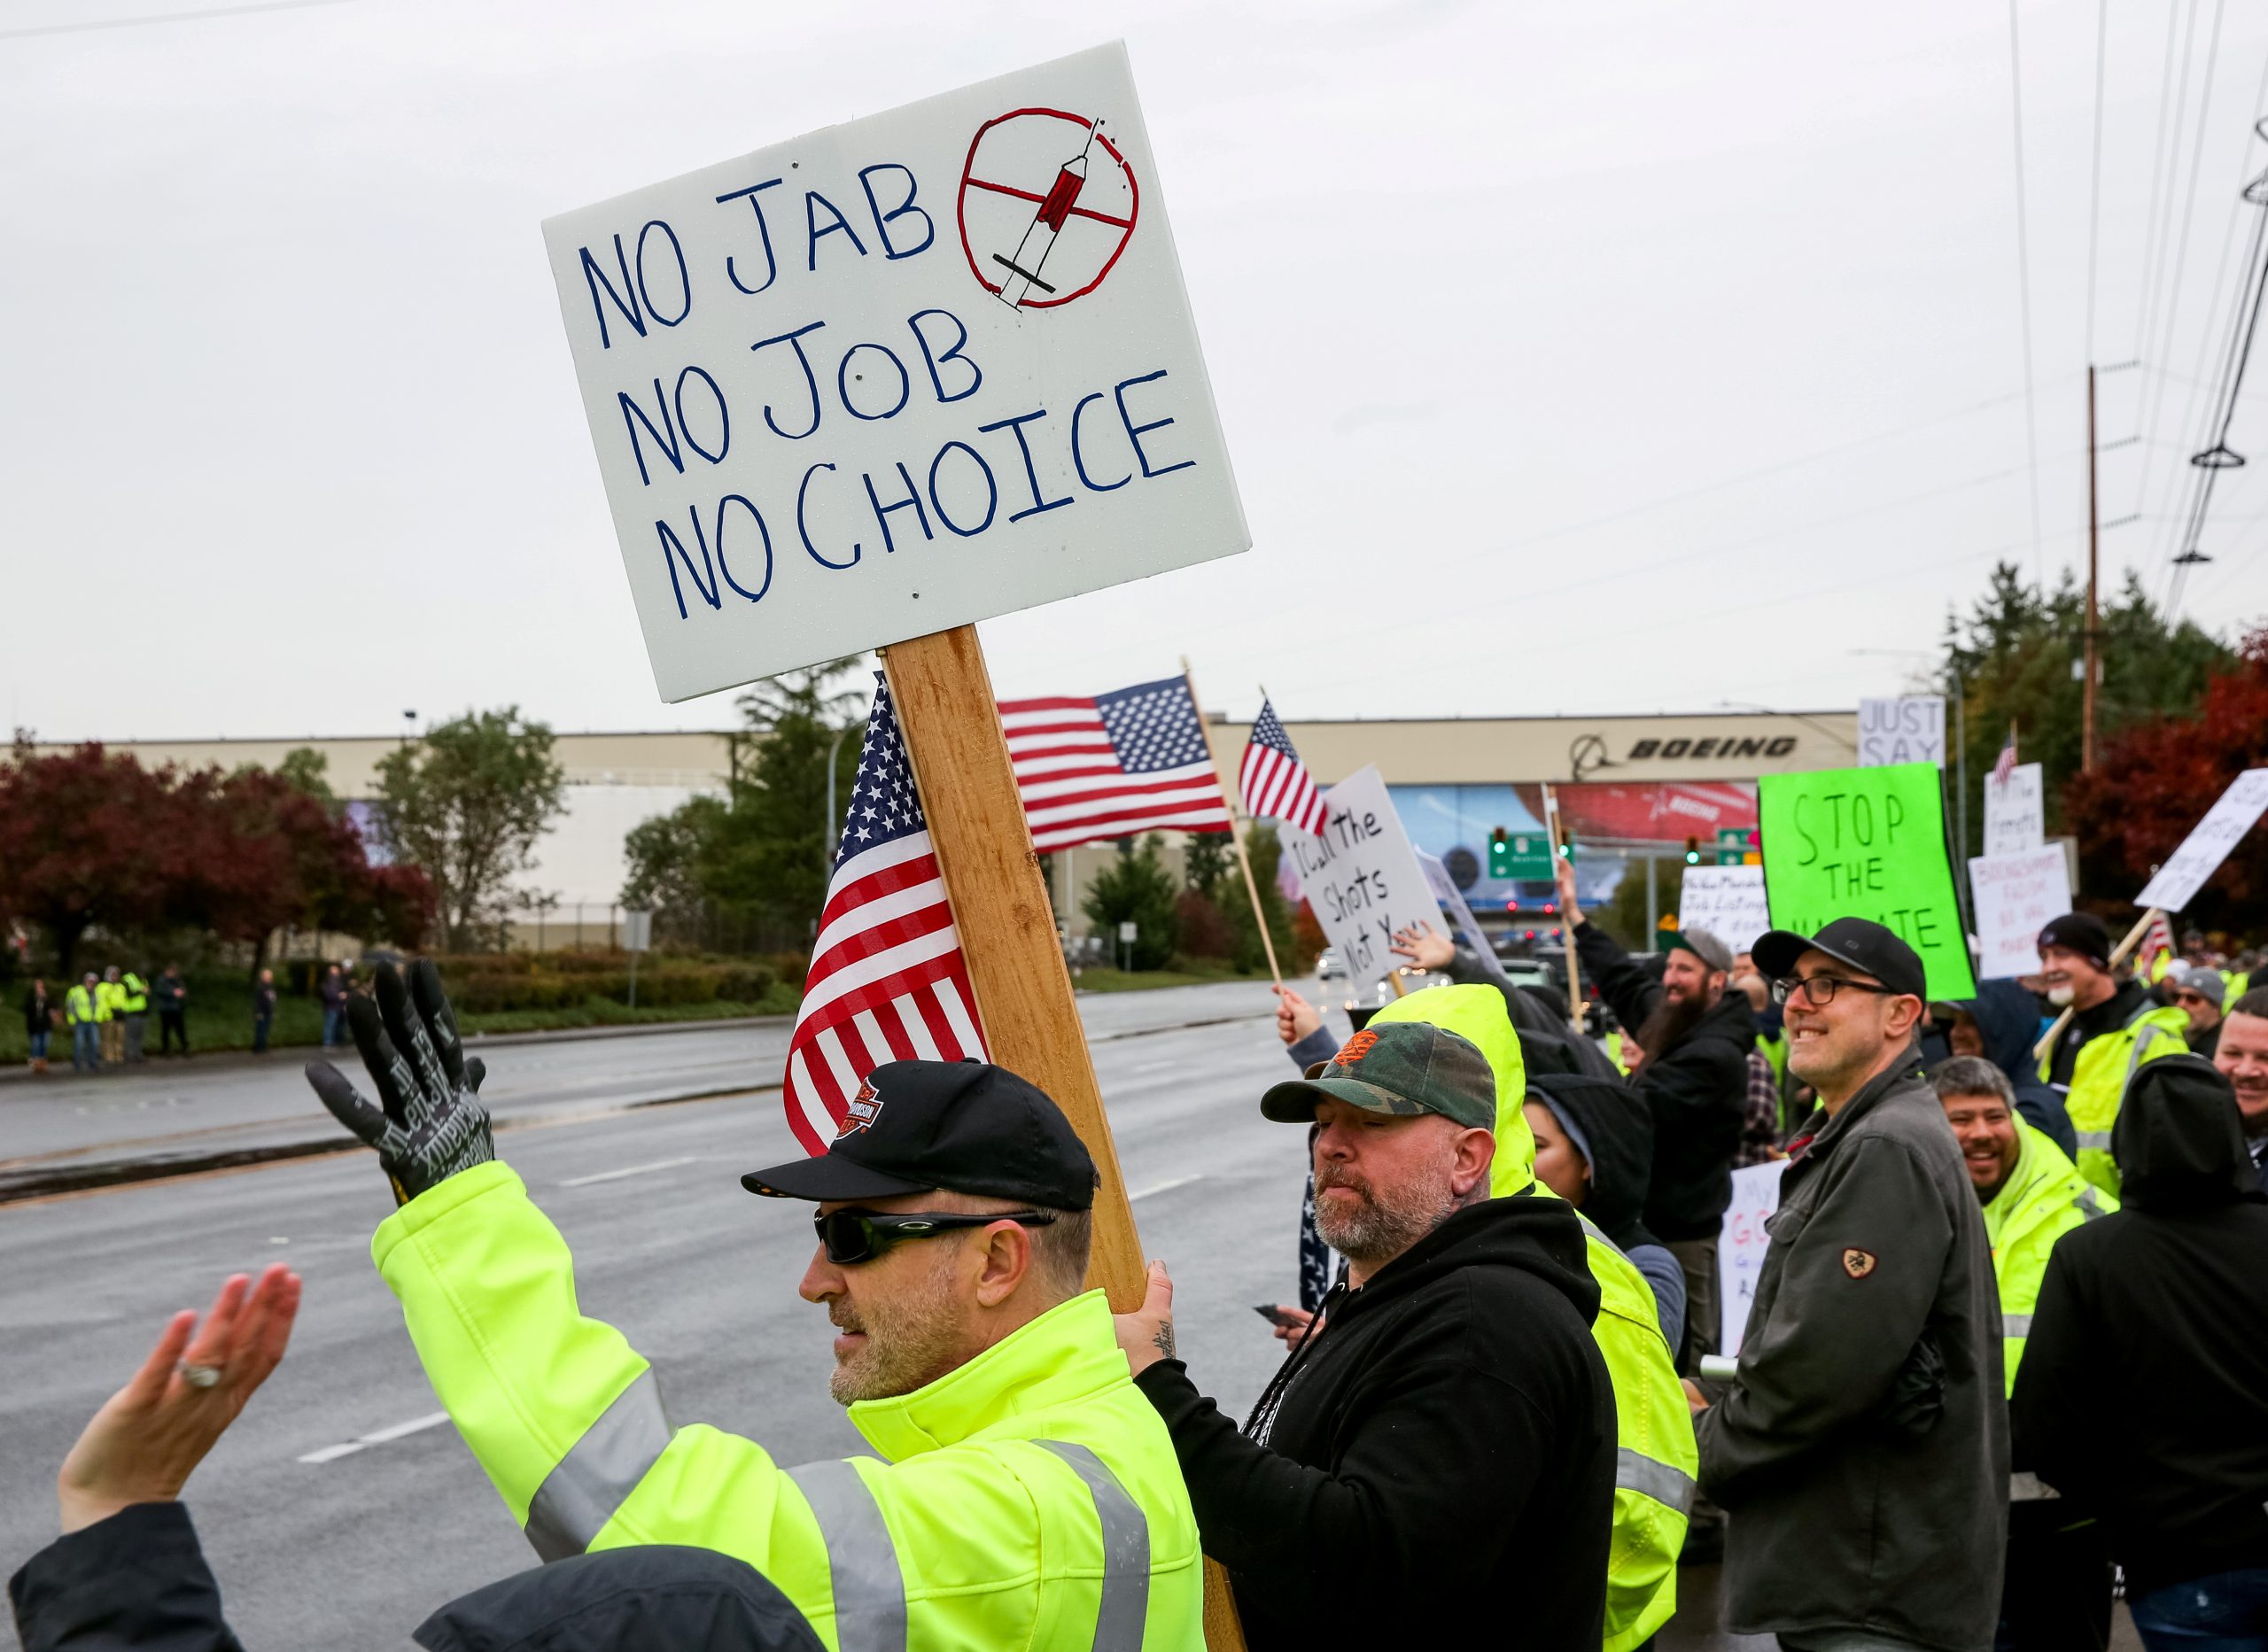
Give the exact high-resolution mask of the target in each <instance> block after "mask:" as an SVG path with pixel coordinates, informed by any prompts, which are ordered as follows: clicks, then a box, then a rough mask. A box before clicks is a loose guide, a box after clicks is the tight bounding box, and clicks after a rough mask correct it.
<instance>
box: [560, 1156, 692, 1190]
mask: <svg viewBox="0 0 2268 1652" xmlns="http://www.w3.org/2000/svg"><path fill="white" fill-rule="evenodd" d="M700 1157H701V1155H700V1154H699V1153H687V1155H686V1156H685V1157H684V1158H682V1159H657V1160H655V1161H654V1162H653V1163H652V1164H650V1165H630V1166H626V1167H624V1168H623V1169H620V1170H601V1171H599V1172H597V1173H596V1174H594V1175H586V1176H569V1177H568V1178H567V1179H566V1180H565V1181H564V1182H562V1183H560V1184H559V1185H560V1186H562V1187H588V1186H590V1185H591V1183H594V1182H619V1181H620V1180H621V1179H622V1178H623V1177H624V1176H641V1175H645V1174H646V1173H647V1172H648V1171H649V1170H674V1169H676V1168H677V1167H679V1166H680V1165H689V1164H693V1163H695V1161H697V1160H699V1159H700Z"/></svg>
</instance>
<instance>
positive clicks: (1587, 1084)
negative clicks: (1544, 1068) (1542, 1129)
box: [1527, 1072, 1661, 1255]
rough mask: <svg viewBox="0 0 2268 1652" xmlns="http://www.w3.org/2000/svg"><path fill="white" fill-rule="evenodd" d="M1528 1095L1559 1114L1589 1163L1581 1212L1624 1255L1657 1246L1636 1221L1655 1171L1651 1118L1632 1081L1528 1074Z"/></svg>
mask: <svg viewBox="0 0 2268 1652" xmlns="http://www.w3.org/2000/svg"><path fill="white" fill-rule="evenodd" d="M1527 1093H1528V1097H1529V1099H1531V1100H1534V1101H1541V1102H1542V1104H1543V1105H1545V1106H1547V1107H1549V1108H1550V1109H1551V1111H1552V1112H1553V1113H1555V1114H1556V1115H1557V1117H1558V1120H1559V1127H1560V1128H1562V1129H1564V1130H1567V1131H1568V1132H1569V1133H1570V1134H1571V1135H1573V1136H1575V1137H1576V1138H1577V1144H1578V1145H1579V1146H1580V1147H1581V1150H1582V1154H1583V1159H1584V1161H1585V1162H1586V1163H1588V1165H1589V1166H1590V1167H1591V1182H1590V1191H1589V1192H1588V1193H1587V1194H1585V1195H1584V1197H1583V1214H1584V1215H1586V1216H1588V1217H1589V1218H1590V1219H1591V1222H1592V1223H1593V1225H1594V1226H1596V1228H1597V1229H1598V1230H1599V1231H1600V1232H1601V1233H1604V1235H1606V1237H1608V1238H1610V1239H1612V1240H1613V1241H1614V1246H1615V1248H1616V1249H1617V1250H1619V1251H1621V1252H1622V1253H1624V1254H1626V1255H1627V1254H1628V1253H1629V1252H1630V1251H1631V1250H1632V1249H1633V1248H1634V1247H1635V1246H1637V1245H1658V1244H1660V1243H1661V1241H1660V1240H1658V1239H1657V1238H1656V1237H1654V1236H1653V1235H1652V1234H1651V1233H1649V1232H1648V1231H1647V1230H1646V1226H1645V1223H1644V1222H1642V1221H1641V1220H1640V1216H1641V1214H1643V1211H1644V1209H1645V1205H1646V1187H1647V1184H1648V1182H1649V1179H1650V1178H1651V1175H1652V1174H1653V1165H1654V1121H1653V1116H1652V1115H1651V1113H1648V1112H1647V1111H1646V1105H1645V1103H1643V1102H1642V1101H1640V1100H1639V1099H1638V1097H1637V1096H1636V1094H1635V1092H1634V1091H1633V1090H1631V1088H1630V1086H1628V1085H1627V1084H1625V1083H1622V1082H1619V1081H1608V1080H1604V1079H1596V1078H1592V1077H1590V1076H1588V1074H1565V1073H1534V1072H1532V1073H1530V1074H1528V1075H1527Z"/></svg>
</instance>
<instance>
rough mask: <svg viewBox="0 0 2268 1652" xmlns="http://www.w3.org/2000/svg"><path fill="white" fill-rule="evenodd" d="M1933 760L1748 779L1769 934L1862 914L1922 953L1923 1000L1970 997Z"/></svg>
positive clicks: (1809, 929)
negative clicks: (1759, 835)
mask: <svg viewBox="0 0 2268 1652" xmlns="http://www.w3.org/2000/svg"><path fill="white" fill-rule="evenodd" d="M1938 784H1939V782H1938V765H1937V764H1934V763H1899V764H1888V765H1886V766H1884V767H1882V768H1874V769H1819V770H1814V772H1811V773H1808V774H1767V775H1764V776H1762V777H1761V778H1759V779H1758V781H1757V783H1756V789H1757V798H1756V803H1757V818H1758V823H1759V826H1760V827H1761V829H1762V832H1763V837H1764V846H1763V847H1764V892H1765V898H1766V900H1767V902H1768V903H1769V904H1770V906H1771V909H1772V922H1773V926H1774V927H1775V928H1780V929H1793V930H1795V931H1797V932H1798V934H1801V935H1816V934H1817V933H1818V932H1819V931H1820V930H1821V928H1823V927H1825V926H1826V925H1828V924H1829V923H1831V922H1832V921H1834V920H1835V919H1837V918H1870V919H1874V921H1875V922H1876V923H1878V924H1882V925H1884V926H1886V927H1889V928H1891V929H1892V930H1894V931H1895V932H1896V933H1897V934H1898V935H1899V936H1900V937H1901V938H1902V939H1903V940H1904V941H1905V942H1906V943H1907V945H1909V946H1911V947H1912V948H1913V949H1914V950H1915V951H1916V952H1919V953H1920V954H1921V955H1922V966H1923V967H1924V968H1925V969H1927V971H1928V972H1929V985H1930V997H1932V998H1973V997H1976V996H1977V982H1976V979H1975V977H1974V976H1973V975H1972V974H1971V973H1969V941H1968V936H1967V935H1966V934H1965V932H1964V931H1963V929H1962V927H1961V902H1960V897H1959V896H1957V895H1956V894H1955V893H1954V889H1953V859H1952V857H1951V856H1950V854H1949V853H1948V852H1947V850H1946V821H1945V803H1944V797H1943V795H1942V794H1941V793H1940V792H1939V790H1938Z"/></svg>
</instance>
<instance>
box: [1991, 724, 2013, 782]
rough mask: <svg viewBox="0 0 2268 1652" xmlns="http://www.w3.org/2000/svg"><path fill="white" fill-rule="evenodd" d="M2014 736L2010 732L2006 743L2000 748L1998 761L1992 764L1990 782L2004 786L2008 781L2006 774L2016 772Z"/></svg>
mask: <svg viewBox="0 0 2268 1652" xmlns="http://www.w3.org/2000/svg"><path fill="white" fill-rule="evenodd" d="M2015 772H2016V736H2015V735H2014V734H2010V735H2009V736H2008V744H2007V745H2005V746H2003V747H2001V748H2000V761H1998V762H1997V763H1995V764H1993V765H1992V784H1993V785H1995V786H2006V785H2007V784H2008V776H2009V775H2011V774H2013V773H2015Z"/></svg>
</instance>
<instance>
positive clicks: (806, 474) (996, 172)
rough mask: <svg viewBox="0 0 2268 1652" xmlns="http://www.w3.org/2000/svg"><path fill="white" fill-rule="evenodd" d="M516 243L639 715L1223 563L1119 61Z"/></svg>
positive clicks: (1008, 88)
mask: <svg viewBox="0 0 2268 1652" xmlns="http://www.w3.org/2000/svg"><path fill="white" fill-rule="evenodd" d="M544 238H545V242H546V245H547V247H548V252H549V256H550V261H551V272H552V278H553V281H554V283H555V285H556V287H557V289H558V293H559V302H560V309H561V314H562V315H563V318H564V320H565V322H566V327H567V335H568V341H569V344H570V345H571V348H572V351H573V353H574V359H575V372H576V377H577V379H578V381H579V384H580V386H581V391H582V397H583V409H584V413H585V415H586V418H587V420H588V421H589V424H590V430H591V436H592V440H593V443H594V446H596V448H597V452H598V461H599V472H600V475H601V477H602V479H603V480H604V482H605V485H606V492H607V500H608V503H609V505H610V508H611V510H612V513H613V517H614V528H615V534H616V538H617V539H618V540H619V541H620V544H621V548H622V555H623V562H624V566H625V569H626V570H627V571H628V573H629V577H630V589H631V594H632V596H633V599H634V600H635V601H636V603H637V608H638V619H639V624H640V626H641V629H642V630H643V632H644V633H645V640H646V650H647V654H648V655H649V659H650V660H651V662H652V664H653V668H654V679H655V682H656V685H657V686H659V687H660V689H661V693H662V697H663V698H664V700H672V701H675V700H683V699H687V698H688V697H689V696H691V695H694V694H706V693H709V692H711V691H712V690H715V689H718V688H726V687H730V686H734V685H735V684H739V683H744V682H747V681H749V680H750V679H754V678H757V677H766V676H771V675H773V674H775V673H778V672H781V671H789V670H793V669H795V668H796V667H798V666H803V665H809V664H812V663H815V662H817V661H819V660H825V659H833V658H835V657H838V656H840V655H849V654H856V653H858V652H859V651H860V650H862V649H865V648H874V647H875V646H877V645H879V644H885V643H889V642H894V641H898V640H905V639H907V638H911V637H915V636H920V635H926V634H928V633H931V632H942V631H944V630H947V629H949V628H951V627H953V626H957V625H960V624H967V623H969V622H972V621H975V620H978V619H983V618H986V617H990V616H992V615H996V614H1006V613H1010V612H1013V611H1014V610H1015V609H1021V608H1029V607H1032V606H1034V605H1036V604H1038V603H1042V602H1050V601H1055V600H1057V599H1058V598H1061V597H1067V596H1072V595H1076V594H1077V593H1080V592H1084V591H1093V590H1099V589H1100V588H1101V587H1103V586H1113V585H1120V584H1123V583H1124V582H1126V581H1127V580H1130V579H1138V578H1144V577H1146V576H1147V575H1150V574H1154V573H1161V572H1163V571H1165V570H1168V569H1172V568H1180V567H1186V566H1188V565H1190V564H1192V563H1195V562H1205V561H1208V560H1210V559H1212V558H1215V557H1219V556H1227V555H1233V554H1235V553H1236V552H1239V551H1242V550H1245V549H1247V548H1248V547H1249V546H1250V544H1251V536H1250V534H1249V533H1248V532H1247V531H1246V527H1245V521H1244V512H1243V508H1242V507H1241V506H1240V504H1239V501H1238V497H1237V489H1236V481H1235V478H1234V477H1233V476H1232V475H1231V473H1230V469H1229V456H1228V449H1227V447H1226V446H1225V444H1224V443H1223V439H1222V435H1221V429H1220V423H1219V419H1218V417H1217V415H1216V412H1215V409H1214V406H1213V392H1212V385H1211V381H1210V380H1209V379H1208V376H1207V374H1206V370H1205V360H1204V356H1203V353H1201V352H1200V349H1199V347H1198V341H1197V330H1196V326H1195V324H1194V322H1192V319H1191V316H1190V311H1189V301H1188V296H1187V293H1186V292H1185V291H1184V287H1183V284H1182V275H1181V266H1180V260H1179V259H1178V257H1177V255H1176V252H1175V250H1174V241H1173V231H1172V227H1171V225H1170V224H1169V222H1168V220H1167V215H1166V210H1165V203H1164V198H1163V196H1162V194H1161V191H1160V190H1159V187H1158V182H1157V169H1156V166H1155V164H1154V162H1153V158H1152V154H1151V150H1150V143H1149V136H1148V133H1147V131H1146V128H1145V127H1144V125H1143V121H1142V112H1141V109H1140V107H1139V105H1138V103H1137V102H1136V98H1135V93H1134V81H1133V76H1132V74H1131V72H1130V69H1129V67H1128V65H1127V60H1126V52H1125V49H1124V47H1123V46H1121V45H1115V44H1114V45H1109V46H1102V47H1097V48H1095V49H1094V50H1090V51H1084V52H1081V53H1079V54H1077V55H1076V56H1074V57H1069V58H1061V59H1060V60H1059V61H1057V62H1054V63H1049V64H1044V65H1041V66H1038V67H1037V68H1031V69H1025V70H1021V71H1019V72H1018V73H1016V74H1008V75H1004V76H1002V77H1001V78H999V79H998V80H994V81H985V82H983V83H982V84H980V85H976V86H970V87H964V88H962V89H960V90H959V91H952V92H946V93H944V94H943V95H941V96H939V97H929V98H925V99H923V100H922V101H921V102H920V103H915V104H908V105H905V106H904V107H902V108H898V109H893V110H890V111H889V112H886V113H882V114H878V115H873V116H870V117H868V118H867V119H866V120H854V121H850V122H849V123H847V124H845V125H842V126H835V127H829V128H826V129H825V130H823V131H820V132H816V133H811V134H807V135H806V136H803V137H800V138H796V139H793V140H791V141H790V142H788V143H776V144H773V145H772V146H771V147H770V148H767V149H761V150H758V151H756V152H755V153H753V154H750V155H747V156H744V157H742V159H738V160H730V161H726V162H724V163H722V164H720V165H718V166H714V167H706V168H704V169H703V170H702V171H699V172H694V173H689V174H687V175H685V176H683V177H680V178H673V179H671V180H669V181H668V182H663V183H656V184H653V185H650V186H649V187H648V188H645V189H642V190H635V191H633V193H631V194H628V195H625V196H621V197H618V198H616V199H614V200H610V201H603V202H601V203H600V204H599V205H597V206H588V207H585V208H583V209H581V210H580V211H578V212H571V213H563V214H562V215H560V216H558V217H556V218H553V219H551V220H549V221H547V222H546V223H545V225H544Z"/></svg>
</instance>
